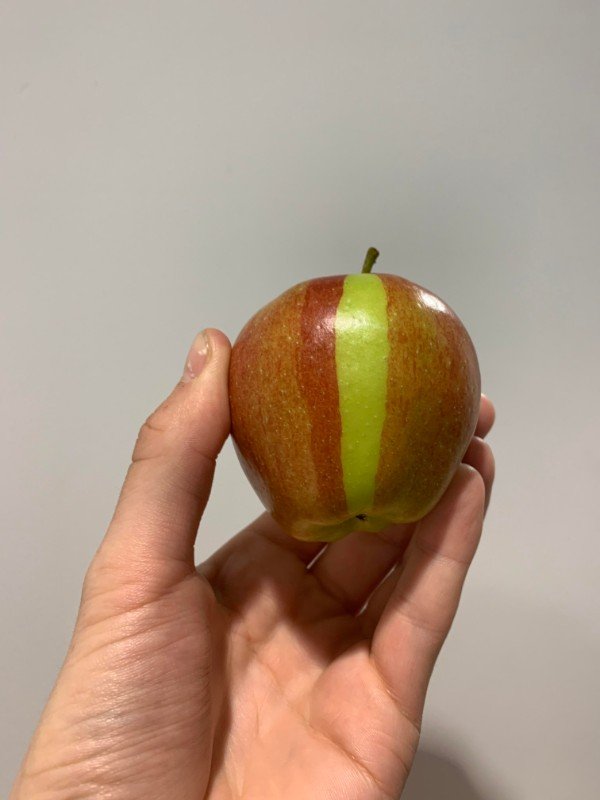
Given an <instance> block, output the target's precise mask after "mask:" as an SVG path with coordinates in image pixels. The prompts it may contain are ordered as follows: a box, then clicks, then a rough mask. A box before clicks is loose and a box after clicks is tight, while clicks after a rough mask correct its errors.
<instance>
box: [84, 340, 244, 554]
mask: <svg viewBox="0 0 600 800" xmlns="http://www.w3.org/2000/svg"><path fill="white" fill-rule="evenodd" d="M230 350H231V346H230V344H229V340H228V339H227V337H226V336H225V334H223V333H221V332H220V331H218V330H214V329H208V330H206V331H203V332H202V333H200V334H199V335H198V336H197V337H196V339H195V340H194V343H193V345H192V347H191V349H190V352H189V354H188V358H187V361H186V366H185V370H184V375H183V377H182V379H181V380H180V382H179V383H178V384H177V386H176V387H175V389H174V390H173V391H172V393H171V394H170V396H169V397H168V398H167V399H166V400H165V401H164V402H163V403H162V404H161V405H160V406H159V407H158V408H157V409H156V411H154V413H153V414H151V415H150V416H149V417H148V419H147V420H146V421H145V422H144V424H143V425H142V427H141V429H140V432H139V435H138V438H137V441H136V443H135V447H134V450H133V455H132V459H131V464H130V466H129V469H128V471H127V476H126V478H125V483H124V484H123V488H122V490H121V494H120V496H119V500H118V503H117V507H116V510H115V513H114V515H113V518H112V520H111V523H110V525H109V528H108V531H107V533H106V535H105V537H104V540H103V542H102V544H101V545H100V548H99V550H98V553H97V554H96V557H95V559H94V560H96V561H97V560H99V561H100V562H101V563H103V564H108V565H111V566H114V565H117V566H118V565H123V566H125V565H129V566H132V567H133V568H134V569H135V568H136V566H140V565H142V564H144V565H148V562H154V563H155V562H156V561H157V560H158V561H178V562H184V563H186V564H188V563H189V565H190V566H191V567H193V565H194V541H195V538H196V533H197V530H198V524H199V522H200V518H201V516H202V512H203V511H204V508H205V506H206V503H207V500H208V496H209V494H210V489H211V485H212V480H213V474H214V469H215V461H216V457H217V455H218V453H219V451H220V450H221V448H222V446H223V443H224V441H225V439H226V438H227V435H228V433H229V426H230V423H229V396H228V386H227V376H228V366H229V354H230Z"/></svg>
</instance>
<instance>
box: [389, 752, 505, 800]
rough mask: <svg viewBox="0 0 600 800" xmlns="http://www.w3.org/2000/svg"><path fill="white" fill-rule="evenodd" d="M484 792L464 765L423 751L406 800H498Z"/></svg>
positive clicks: (409, 783)
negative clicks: (471, 777)
mask: <svg viewBox="0 0 600 800" xmlns="http://www.w3.org/2000/svg"><path fill="white" fill-rule="evenodd" d="M497 797H498V796H497V795H494V796H493V798H492V797H491V796H490V795H489V794H486V793H485V791H484V790H480V789H478V788H477V786H476V785H475V784H474V783H473V781H472V780H471V779H470V777H469V775H468V773H467V772H466V770H465V769H464V768H463V767H462V766H461V764H459V763H457V762H456V761H453V760H452V759H450V758H448V756H445V755H444V756H442V755H438V754H436V753H434V752H432V751H431V750H428V749H427V748H424V749H419V751H418V752H417V755H416V757H415V763H414V765H413V768H412V770H411V773H410V776H409V778H408V781H407V783H406V787H405V789H404V792H403V793H402V800H496V798H497Z"/></svg>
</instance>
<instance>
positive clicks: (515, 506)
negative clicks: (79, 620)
mask: <svg viewBox="0 0 600 800" xmlns="http://www.w3.org/2000/svg"><path fill="white" fill-rule="evenodd" d="M599 9H600V6H599V4H598V3H597V2H593V0H589V2H584V1H583V0H564V1H563V2H552V1H550V0H546V1H545V2H541V1H540V2H536V1H535V0H494V1H493V2H489V1H486V0H483V1H482V0H473V1H472V2H467V0H456V2H452V3H447V2H441V0H440V1H439V2H424V1H423V0H413V1H412V2H371V1H365V0H363V2H349V1H348V0H346V1H345V2H342V1H341V0H335V1H332V0H329V1H328V2H315V1H314V0H310V2H307V0H302V2H283V3H282V2H276V1H275V0H274V1H273V2H261V1H259V2H250V3H241V2H231V1H230V0H228V1H224V0H219V2H217V1H216V0H210V1H205V2H198V0H196V2H184V1H183V0H177V1H174V0H169V2H148V0H145V2H141V1H140V2H138V1H137V0H136V1H133V0H125V2H123V0H114V1H109V0H104V1H103V2H99V1H97V2H93V1H90V2H76V1H75V0H73V1H72V2H67V0H54V2H52V3H49V2H43V1H42V0H39V1H38V2H32V1H31V0H18V2H17V1H16V0H14V2H7V1H6V0H5V1H4V2H0V64H1V68H0V108H1V112H0V147H1V155H0V158H1V181H0V205H1V208H0V213H1V217H0V224H1V231H2V232H1V237H0V270H1V284H0V285H1V292H0V302H1V304H2V316H1V333H0V348H1V350H2V362H1V363H2V373H3V374H2V393H1V396H0V404H1V405H0V419H1V420H2V425H1V436H2V445H1V446H2V466H1V470H2V475H1V481H0V492H1V495H2V497H1V503H2V520H3V525H2V536H1V539H0V543H1V544H0V546H1V548H2V581H1V582H0V593H1V597H0V614H1V616H2V659H1V666H0V669H1V676H0V692H1V694H2V697H1V707H2V714H1V718H2V734H1V735H2V741H1V744H0V774H1V776H2V777H1V779H0V793H5V792H7V790H8V786H9V784H10V782H11V780H12V777H13V776H14V773H15V771H16V769H17V765H18V762H19V760H20V758H21V756H22V754H23V751H24V749H25V747H26V743H27V741H28V739H29V737H30V735H31V732H32V730H33V728H34V726H35V723H36V719H37V717H38V714H39V712H40V710H41V707H42V705H43V703H44V700H45V698H46V696H47V694H48V691H49V690H50V687H51V685H52V683H53V680H54V677H55V674H56V672H57V670H58V668H59V665H60V663H61V660H62V657H63V654H64V652H65V648H66V645H67V642H68V639H69V635H70V631H71V626H72V623H73V620H74V615H75V612H76V608H77V604H78V599H79V590H80V584H81V580H82V576H83V574H84V571H85V568H86V565H87V563H88V560H89V559H90V557H91V555H92V553H93V551H94V549H95V548H96V546H97V543H98V541H99V538H100V536H101V535H102V533H103V530H104V528H105V526H106V524H107V521H108V519H109V517H110V515H111V513H112V509H113V505H114V502H115V500H116V497H117V493H118V490H119V487H120V484H121V481H122V478H123V476H124V473H125V470H126V467H127V463H128V458H129V456H130V453H131V449H132V446H133V442H134V440H135V436H136V433H137V429H138V427H139V425H140V424H141V422H142V421H143V419H144V418H145V416H146V415H147V414H148V413H149V412H150V411H151V410H152V409H153V408H154V406H156V405H157V404H158V403H159V402H160V401H161V400H162V398H163V397H164V396H165V395H166V394H167V393H168V392H169V391H170V389H171V387H172V386H173V384H174V382H175V381H176V380H177V378H178V376H179V372H180V369H181V367H182V366H183V360H184V358H185V353H186V350H187V347H188V345H189V343H190V342H191V339H192V338H193V336H194V334H195V332H196V331H197V330H198V329H200V328H201V327H204V326H205V325H213V326H218V327H221V328H222V329H223V330H225V331H226V332H227V333H228V334H229V335H230V336H232V337H235V335H236V334H237V332H238V331H239V329H240V327H241V326H242V324H243V323H244V322H245V321H246V319H247V318H248V317H249V316H250V314H251V313H253V312H254V311H255V310H256V309H257V308H259V307H260V306H262V305H263V304H264V303H265V302H266V301H268V300H270V299H271V298H272V297H274V296H275V295H277V294H279V293H280V292H281V291H283V290H284V289H286V288H287V287H288V286H290V285H291V284H292V283H295V282H297V281H300V280H303V279H305V278H307V277H310V276H318V275H325V274H328V273H339V272H347V271H353V270H355V269H357V268H358V267H359V265H360V263H361V261H362V257H363V253H364V250H365V248H366V247H367V246H368V245H370V244H375V245H377V246H378V247H379V248H380V250H381V252H382V257H381V260H380V264H379V265H378V266H379V269H380V270H381V271H390V272H398V273H400V274H403V275H405V276H406V277H408V278H411V279H413V280H416V281H417V282H419V283H421V284H424V285H425V286H427V287H429V288H431V289H433V290H434V291H436V292H437V293H438V294H440V295H441V296H442V297H444V298H445V299H446V300H447V301H448V302H449V303H450V304H451V305H452V306H453V307H454V308H455V309H456V310H457V312H458V313H459V314H460V316H461V317H462V318H463V320H464V321H465V323H466V324H467V326H468V328H469V330H470V331H471V333H472V336H473V339H474V341H475V343H476V346H477V349H478V352H479V355H480V360H481V365H482V372H483V383H484V388H485V390H486V391H487V392H488V393H489V394H490V395H491V396H492V397H493V399H494V400H495V402H496V404H497V408H498V422H497V428H496V429H495V431H494V433H493V435H492V437H491V441H492V442H493V445H494V447H495V452H496V455H497V462H498V478H497V484H496V489H495V494H494V498H493V504H492V508H491V511H490V515H489V519H488V522H487V526H486V531H485V538H484V540H483V542H482V546H481V549H480V552H479V555H478V557H477V559H476V562H475V565H474V568H473V570H472V573H471V575H470V577H469V580H468V585H467V588H466V590H465V594H464V599H463V603H462V608H461V610H460V613H459V616H458V618H457V621H456V624H455V627H454V630H453V633H452V634H451V637H450V639H449V641H448V643H447V646H446V648H445V650H444V652H443V654H442V656H441V658H440V661H439V664H438V667H437V669H436V672H435V675H434V678H433V682H432V686H431V691H430V695H429V702H428V705H427V712H426V717H425V724H424V734H423V742H422V747H421V752H420V754H419V756H418V758H417V762H416V766H415V770H414V773H413V776H412V778H411V782H410V785H409V787H408V789H407V791H406V794H405V796H406V797H407V798H409V800H436V798H440V800H442V798H443V800H458V799H459V798H460V800H537V799H538V798H540V799H541V798H543V800H564V798H566V797H577V798H579V799H580V800H587V798H592V797H593V796H596V795H595V791H597V787H598V782H599V779H600V770H599V766H598V757H597V752H596V751H597V732H598V711H599V709H598V693H597V676H598V668H599V658H598V656H599V641H598V635H597V633H598V631H597V628H596V630H594V625H595V618H594V614H596V615H597V612H598V608H599V605H600V604H599V596H598V595H599V585H600V582H599V580H598V574H599V567H600V564H599V560H600V559H599V546H598V535H599V533H600V526H599V523H598V509H597V494H598V479H599V476H600V456H599V450H598V434H599V433H600V430H599V422H598V397H599V396H600V381H599V377H598V372H599V371H598V364H599V363H600V347H599V343H600V330H599V319H600V316H599V314H598V300H599V288H600V281H599V277H598V272H599V264H598V258H599V255H600V224H599V221H598V213H599V211H600V181H599V178H600V174H599V172H600V169H599V163H600V159H599V155H600V153H599V146H598V145H599V142H600V130H599V128H600V112H599V105H598V90H599V88H600V71H599V69H600V63H599V61H600V57H599V52H600V51H599V49H598V31H599V24H600V13H599ZM232 497H233V498H234V500H233V501H232V499H231V498H232ZM258 511H259V505H258V502H257V500H256V499H255V497H254V495H253V494H252V492H251V490H250V488H249V487H248V485H247V484H246V481H245V479H244V477H243V475H242V473H241V470H240V468H239V467H238V464H237V461H236V459H235V456H234V454H233V451H232V449H231V447H230V446H229V445H227V447H226V449H225V452H224V453H223V455H222V457H221V459H220V461H219V468H218V472H217V478H216V484H215V488H214V492H213V497H212V499H211V502H210V505H209V508H208V510H207V513H206V516H205V522H204V526H203V529H202V531H201V534H200V537H199V558H201V557H202V556H204V555H205V554H207V553H208V552H209V551H210V550H211V549H213V548H214V547H215V546H217V545H218V544H220V543H221V542H222V541H223V540H224V539H225V538H226V537H228V536H229V535H230V534H231V533H232V532H233V531H235V530H236V529H237V528H238V527H240V526H241V525H242V524H244V523H245V522H246V521H247V520H248V519H249V518H250V517H252V516H253V515H255V514H256V513H257V512H258ZM596 620H597V616H596Z"/></svg>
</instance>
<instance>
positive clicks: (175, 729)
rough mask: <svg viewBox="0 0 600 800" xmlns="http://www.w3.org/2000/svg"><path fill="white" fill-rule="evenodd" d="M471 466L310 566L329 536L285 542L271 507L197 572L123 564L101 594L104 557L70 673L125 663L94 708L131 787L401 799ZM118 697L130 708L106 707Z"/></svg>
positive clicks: (451, 596) (106, 569) (462, 564)
mask: <svg viewBox="0 0 600 800" xmlns="http://www.w3.org/2000/svg"><path fill="white" fill-rule="evenodd" d="M463 469H466V468H463ZM476 476H477V473H475V471H474V470H471V471H470V472H461V473H460V474H459V475H458V476H457V479H455V481H454V484H453V487H451V490H449V492H448V494H447V496H446V498H445V500H444V502H443V503H442V504H440V506H439V507H438V509H436V510H435V511H434V512H432V514H431V515H429V517H428V518H426V520H425V521H424V522H423V523H421V524H420V525H418V526H416V529H415V526H397V527H396V528H393V529H390V530H389V531H387V532H386V534H385V537H384V536H380V535H373V534H356V535H354V534H353V535H351V536H349V537H347V538H346V539H345V540H343V541H342V542H338V543H336V544H334V545H330V546H329V547H328V548H326V550H324V551H323V552H322V553H320V556H319V558H317V559H316V564H315V563H311V562H313V561H314V559H315V556H316V555H317V553H319V551H320V548H321V547H322V545H318V544H309V543H301V542H296V541H295V540H292V539H290V538H289V537H287V536H286V535H285V534H283V533H281V531H279V529H278V528H277V526H276V525H275V524H274V523H273V522H272V521H271V520H270V519H269V518H268V517H267V516H266V515H265V516H263V517H261V518H260V519H259V520H258V521H257V522H256V523H254V525H251V526H250V527H249V528H248V529H247V530H246V531H244V532H242V533H241V534H239V535H238V536H237V537H234V539H232V540H231V541H230V542H229V543H228V544H227V545H226V546H225V547H223V548H222V549H221V550H220V551H218V552H217V553H216V554H215V555H214V556H213V557H212V558H211V559H209V561H208V562H206V563H205V564H203V565H202V566H201V567H199V568H198V570H197V571H196V570H193V571H190V568H189V565H184V564H182V563H181V562H175V563H172V564H171V565H170V567H169V566H167V564H165V565H163V568H162V569H161V570H158V569H156V567H153V568H152V569H151V570H148V572H149V574H151V575H152V580H151V581H145V580H144V579H142V578H140V576H141V575H143V574H144V572H143V571H141V570H140V568H139V565H138V566H136V565H132V578H131V579H130V580H127V579H125V580H124V576H123V571H122V570H123V568H122V567H121V571H120V574H119V583H118V585H116V586H115V587H114V588H113V589H112V590H110V589H109V590H108V591H107V583H106V581H107V576H109V575H111V574H115V568H114V565H112V564H110V562H109V563H106V564H103V562H102V557H101V554H100V558H99V559H98V563H97V565H96V568H95V572H92V574H91V576H90V578H89V580H88V586H87V589H86V592H85V593H84V604H83V606H82V611H81V614H80V620H79V625H78V627H79V629H80V630H79V632H78V636H77V637H76V639H77V642H78V645H77V652H76V653H74V654H73V655H74V656H75V658H72V659H71V660H70V662H71V664H70V665H69V667H68V668H67V674H66V675H63V684H64V681H65V679H66V680H67V682H68V669H69V668H73V666H72V665H73V664H74V665H75V667H74V668H75V669H78V670H81V666H82V661H83V662H84V663H86V664H87V667H86V669H87V672H88V679H87V683H88V684H91V685H95V684H94V681H93V680H90V679H89V673H92V674H93V673H95V672H96V671H97V672H98V674H99V675H100V676H102V675H104V673H105V669H106V662H109V663H111V664H118V665H119V667H118V668H117V669H113V671H112V673H111V680H110V685H109V686H107V687H105V688H104V690H103V691H102V692H101V693H100V695H99V697H98V698H97V700H96V701H95V703H96V705H95V708H94V712H93V714H92V715H91V716H92V718H93V719H94V720H96V723H97V721H98V720H101V721H102V728H103V729H104V730H106V727H107V724H108V726H110V727H111V728H112V732H111V748H112V751H113V753H115V752H116V754H117V757H118V759H119V760H120V759H121V758H122V760H123V763H126V764H127V768H126V770H125V771H124V773H122V774H120V775H119V778H120V780H121V781H122V783H123V784H124V785H126V786H128V789H127V791H126V792H125V793H124V794H123V797H128V798H129V797H137V796H138V794H136V793H135V792H136V791H139V796H140V797H144V796H150V792H152V795H151V796H156V797H162V796H176V797H178V798H187V797H190V798H198V800H200V798H210V799H211V800H214V799H215V798H218V799H219V800H220V799H221V798H223V800H226V799H228V798H236V797H243V798H244V799H245V800H246V799H248V800H250V799H251V798H261V800H268V798H270V797H277V798H280V797H281V796H283V794H284V793H285V795H286V796H288V797H291V798H293V797H328V796H331V797H347V798H354V797H356V798H361V800H365V799H368V798H388V797H397V796H398V791H399V790H400V788H401V787H402V786H403V784H404V781H405V779H406V776H407V774H408V770H409V769H410V765H411V762H412V759H413V756H414V752H415V750H416V747H417V742H418V735H419V734H418V726H419V720H420V715H421V711H422V705H423V701H424V695H425V689H426V685H427V681H428V679H429V674H430V671H431V668H432V667H433V662H434V660H435V656H436V654H437V650H438V649H439V647H440V645H441V643H442V641H443V638H444V635H445V632H446V630H447V627H448V626H449V624H450V621H451V617H452V614H453V610H454V607H455V605H456V602H457V601H458V594H457V593H458V592H459V591H460V588H459V587H458V589H457V588H456V587H455V586H454V584H455V582H456V580H457V577H456V575H455V574H454V573H455V571H456V570H458V571H466V558H467V556H465V557H463V556H462V555H461V553H462V551H463V550H464V549H465V548H466V549H467V555H468V552H470V551H471V550H474V547H475V545H476V539H477V536H478V530H479V528H480V525H479V526H478V522H477V520H478V518H479V517H480V515H481V511H482V509H481V505H482V494H481V492H480V491H479V488H480V487H481V480H480V479H479V480H477V478H476ZM477 477H478V476H477ZM470 520H472V521H473V522H474V526H473V525H471V526H470V530H471V532H470V534H469V536H467V537H465V536H464V535H463V537H462V539H460V540H458V541H455V542H454V544H453V530H454V532H456V530H458V529H461V530H464V526H465V525H466V526H467V529H469V521H470ZM454 539H456V536H454ZM409 542H410V546H408V545H409ZM457 548H458V549H457ZM444 550H445V554H444V553H442V551H444ZM403 554H404V558H403ZM401 562H403V563H401ZM394 566H396V568H395V570H394V571H393V572H391V573H390V569H391V568H393V567H394ZM387 573H390V574H388V575H387V577H386V574H387ZM384 578H385V580H383V582H381V581H382V579H384ZM380 582H381V583H380ZM95 583H97V584H98V586H100V587H101V597H105V598H106V602H107V604H108V607H109V608H110V610H111V613H110V615H109V616H107V617H106V618H104V617H102V616H100V617H98V616H97V615H98V609H99V598H98V593H97V592H96V591H95ZM378 583H380V585H379V587H378V588H377V589H376V590H375V591H374V592H373V594H372V596H371V600H370V601H369V604H368V606H367V608H366V610H365V611H364V613H362V614H358V612H359V611H360V608H361V606H363V605H364V602H365V600H366V598H367V597H368V596H369V594H370V593H371V592H372V590H373V589H374V588H375V586H376V585H377V584H378ZM432 583H434V584H435V590H434V591H433V592H432V588H431V584H432ZM86 598H87V599H86ZM88 605H89V606H91V607H92V608H93V609H94V615H95V616H94V617H92V618H89V616H88V614H87V611H86V609H87V607H88ZM115 609H117V613H116V614H115ZM123 631H125V632H126V636H125V637H123ZM115 632H118V633H119V637H118V638H117V639H115ZM107 651H108V652H107ZM132 673H133V674H132ZM132 678H133V680H132ZM103 680H105V679H103ZM124 696H125V697H127V698H129V701H130V702H128V703H127V704H126V707H128V708H129V707H130V708H131V713H130V714H127V713H125V714H123V713H121V714H120V715H119V717H118V718H117V719H113V718H112V716H111V714H112V710H113V708H114V707H115V706H116V705H117V704H118V705H119V707H120V708H122V707H123V697H124ZM83 708H86V706H85V704H84V705H83ZM85 713H86V719H89V716H90V714H89V708H88V709H87V710H86V712H85ZM83 724H84V727H85V726H86V725H87V724H88V723H87V722H86V721H84V723H83ZM85 736H86V737H87V738H89V736H90V731H88V730H86V731H85ZM132 755H133V756H135V757H133V758H132ZM100 757H102V752H101V753H100ZM86 769H87V770H88V771H89V769H90V765H89V759H88V764H87V765H86ZM130 770H131V774H129V771H130ZM131 781H133V782H134V784H135V789H134V790H132V788H131ZM161 787H163V788H161ZM163 792H164V794H163ZM169 793H171V794H169ZM114 796H115V797H120V796H121V795H119V794H115V795H114Z"/></svg>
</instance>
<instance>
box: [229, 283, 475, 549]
mask: <svg viewBox="0 0 600 800" xmlns="http://www.w3.org/2000/svg"><path fill="white" fill-rule="evenodd" d="M378 277H379V279H380V280H381V281H382V283H383V285H384V287H385V291H386V295H387V323H388V341H389V357H388V366H387V369H388V372H387V397H386V417H385V421H384V427H383V432H382V436H381V444H380V455H379V464H378V468H377V475H376V491H375V498H374V503H373V507H372V508H371V509H369V515H368V516H369V519H368V520H367V521H366V522H365V521H361V520H360V519H358V518H356V517H355V516H354V515H352V516H351V517H350V516H349V514H348V509H347V504H346V498H345V494H344V483H343V466H342V461H341V446H340V442H341V433H342V428H341V417H340V411H339V394H338V386H337V373H336V363H335V318H336V310H337V307H338V304H339V301H340V298H341V296H342V291H343V286H344V278H345V276H343V275H341V276H332V277H326V278H317V279H314V280H311V281H306V282H304V283H301V284H298V285H296V286H293V287H292V288H291V289H289V290H288V291H286V292H284V293H283V294H282V295H280V296H279V297H278V298H276V299H275V300H273V301H272V302H271V303H269V304H268V305H267V306H265V307H264V308H263V309H261V310H260V311H259V312H258V313H257V314H255V315H254V316H253V317H252V319H250V320H249V322H248V323H247V324H246V325H245V327H244V328H243V330H242V331H241V333H240V335H239V336H238V338H237V340H236V342H235V344H234V346H233V350H232V356H231V366H230V404H231V416H232V435H233V441H234V445H235V448H236V452H237V454H238V457H239V459H240V462H241V464H242V467H243V469H244V471H245V473H246V475H247V477H248V479H249V481H250V483H251V484H252V486H253V487H254V489H255V491H256V492H257V494H258V496H259V497H260V499H261V500H262V502H263V504H264V505H265V507H266V508H267V510H268V511H270V512H271V513H272V514H273V516H274V518H275V519H276V520H277V521H278V522H279V523H280V525H281V526H282V527H283V528H284V530H286V531H287V532H288V533H289V534H291V535H292V536H296V537H297V538H302V539H314V540H320V541H327V540H334V539H336V538H340V537H341V536H343V535H346V534H347V533H349V532H350V531H351V530H379V529H381V528H383V527H385V526H386V525H388V524H391V523H395V522H413V521H416V520H418V519H420V518H421V517H423V516H424V515H425V514H426V513H427V512H428V511H429V510H430V509H431V508H432V507H433V506H434V505H435V503H436V502H437V501H438V500H439V498H440V497H441V495H442V494H443V492H444V490H445V489H446V487H447V486H448V484H449V482H450V480H451V478H452V475H453V474H454V472H455V470H456V467H457V466H458V464H459V462H460V460H461V458H462V456H463V455H464V453H465V450H466V448H467V446H468V444H469V442H470V440H471V437H472V436H473V433H474V430H475V425H476V423H477V416H478V412H479V403H480V391H481V390H480V375H479V367H478V363H477V356H476V353H475V349H474V347H473V344H472V342H471V339H470V337H469V335H468V333H467V331H466V330H465V328H464V326H463V324H462V323H461V321H460V320H459V318H458V317H457V315H456V314H455V313H454V312H453V311H452V310H451V309H450V308H449V307H448V306H447V305H446V304H445V303H444V302H443V301H442V300H440V299H439V298H438V297H436V296H435V295H433V294H432V293H431V292H429V291H427V290H426V289H423V288H422V287H421V286H418V285H417V284H414V283H412V282H410V281H408V280H405V279H403V278H400V277H398V276H397V275H386V274H380V275H378ZM368 367H369V365H368V364H366V365H365V369H368Z"/></svg>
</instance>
